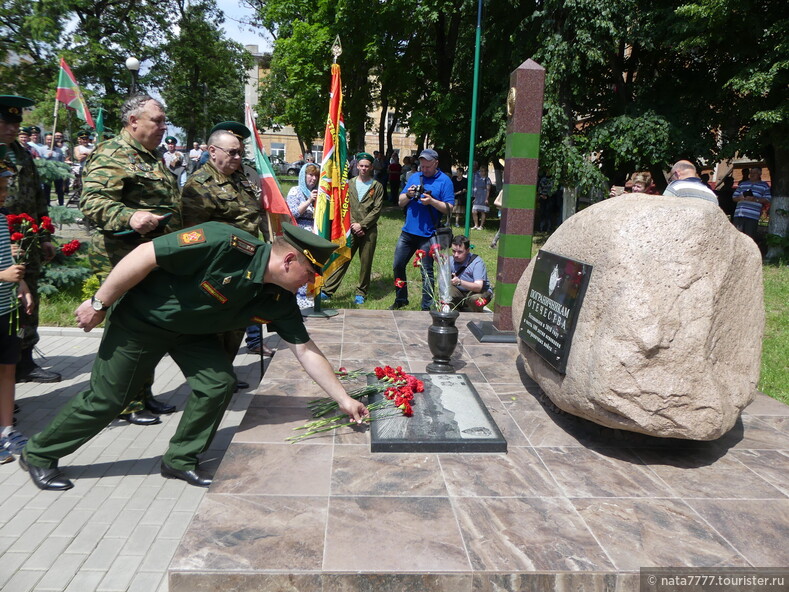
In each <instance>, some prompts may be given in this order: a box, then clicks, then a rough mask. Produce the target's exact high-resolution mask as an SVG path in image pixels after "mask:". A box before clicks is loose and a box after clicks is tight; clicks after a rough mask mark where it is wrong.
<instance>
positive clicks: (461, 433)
mask: <svg viewBox="0 0 789 592" xmlns="http://www.w3.org/2000/svg"><path fill="white" fill-rule="evenodd" d="M414 376H415V377H416V378H418V379H419V380H421V381H423V382H424V384H425V391H424V392H423V393H419V394H418V395H417V397H418V399H417V400H416V403H415V405H414V406H413V407H414V414H413V416H411V417H405V416H400V417H397V416H396V417H387V418H386V419H382V420H380V421H374V422H372V424H371V430H370V450H371V452H507V441H506V440H505V439H504V436H503V435H502V433H501V430H499V428H498V426H497V425H496V422H495V421H494V420H493V417H492V416H491V415H490V413H489V412H488V409H487V407H486V406H485V403H483V401H482V399H481V398H480V396H479V393H477V390H476V389H475V388H474V385H473V384H472V383H471V381H470V380H469V379H468V377H467V376H466V375H465V374H419V373H417V374H414ZM368 380H370V382H371V383H372V382H375V381H376V379H375V377H374V376H371V377H369V379H368ZM382 399H383V393H376V394H375V395H372V396H371V397H370V403H374V402H377V401H380V400H382Z"/></svg>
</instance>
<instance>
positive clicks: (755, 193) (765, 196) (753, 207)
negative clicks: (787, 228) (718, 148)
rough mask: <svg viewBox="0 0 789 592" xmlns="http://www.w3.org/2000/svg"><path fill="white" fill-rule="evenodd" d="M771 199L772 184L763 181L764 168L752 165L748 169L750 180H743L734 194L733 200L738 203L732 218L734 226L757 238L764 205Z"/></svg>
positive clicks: (754, 238)
mask: <svg viewBox="0 0 789 592" xmlns="http://www.w3.org/2000/svg"><path fill="white" fill-rule="evenodd" d="M771 199H772V194H771V193H770V186H769V185H768V184H767V183H765V182H764V181H762V169H760V168H759V167H752V168H751V170H750V171H748V180H747V181H742V182H741V183H740V184H739V185H738V186H737V190H736V191H735V192H734V195H733V196H732V201H734V202H735V203H736V204H737V207H736V209H735V210H734V217H733V218H732V222H733V223H734V227H735V228H736V229H737V230H739V231H740V232H743V233H745V234H747V235H748V236H750V237H751V238H752V239H753V240H756V231H757V229H758V228H759V218H760V217H761V215H762V207H763V206H764V205H766V204H769V203H770V200H771Z"/></svg>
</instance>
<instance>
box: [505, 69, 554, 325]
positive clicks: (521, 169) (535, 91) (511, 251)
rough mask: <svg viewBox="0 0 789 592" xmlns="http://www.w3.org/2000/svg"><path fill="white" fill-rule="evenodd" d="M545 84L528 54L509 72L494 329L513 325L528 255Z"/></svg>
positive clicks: (532, 225)
mask: <svg viewBox="0 0 789 592" xmlns="http://www.w3.org/2000/svg"><path fill="white" fill-rule="evenodd" d="M544 90H545V69H544V68H543V67H542V66H540V65H539V64H538V63H537V62H535V61H533V60H526V61H525V62H523V63H522V64H521V65H520V66H518V68H517V69H515V70H514V71H513V72H512V74H510V92H509V95H508V96H507V115H508V121H507V145H506V150H505V155H504V158H505V161H504V195H503V197H502V204H503V209H502V214H501V236H500V238H499V257H498V271H497V273H496V298H495V299H494V309H493V326H494V327H495V328H496V329H497V330H498V331H513V330H514V327H513V324H512V299H513V296H514V295H515V287H516V286H517V285H518V280H520V278H521V275H523V272H524V271H525V270H526V266H527V265H528V264H529V261H531V248H532V233H533V230H534V201H535V197H536V194H537V169H538V165H539V153H540V126H541V124H542V108H543V92H544Z"/></svg>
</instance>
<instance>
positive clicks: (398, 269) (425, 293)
mask: <svg viewBox="0 0 789 592" xmlns="http://www.w3.org/2000/svg"><path fill="white" fill-rule="evenodd" d="M419 165H420V170H419V171H417V172H415V173H413V174H411V175H410V176H409V177H408V180H407V181H406V182H405V186H404V187H403V192H402V193H401V194H400V198H399V200H398V205H399V206H400V207H401V208H403V209H404V210H405V224H404V225H403V228H402V231H401V232H400V239H399V240H398V241H397V246H396V247H395V253H394V263H393V264H392V268H393V270H394V276H395V280H402V285H401V286H400V287H398V288H397V290H396V292H395V301H394V304H392V306H390V307H389V310H397V309H398V308H403V307H404V306H407V305H408V285H407V284H406V283H405V279H406V273H405V270H406V266H407V265H408V262H409V260H410V259H411V257H413V256H414V253H416V252H417V250H419V249H421V250H423V251H425V252H428V251H429V250H430V243H431V237H432V235H433V231H435V229H436V227H438V226H439V223H440V222H441V219H442V218H443V217H444V216H447V219H449V214H450V212H452V206H454V205H455V190H454V188H453V186H452V180H451V179H450V178H449V177H448V176H447V175H446V174H444V173H443V172H441V170H440V169H439V168H438V153H437V152H436V151H435V150H431V149H426V150H422V153H421V154H420V155H419ZM420 187H421V188H422V189H421V190H420V189H419V188H420ZM399 283H401V282H398V284H399ZM432 283H433V259H432V258H431V257H428V256H426V257H424V258H423V259H422V310H430V306H431V305H432V303H433V298H432V295H431V290H430V286H431V285H432Z"/></svg>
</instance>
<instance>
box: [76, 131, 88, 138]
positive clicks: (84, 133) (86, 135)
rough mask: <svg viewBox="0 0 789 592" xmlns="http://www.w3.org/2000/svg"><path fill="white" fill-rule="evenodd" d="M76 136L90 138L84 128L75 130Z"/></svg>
mask: <svg viewBox="0 0 789 592" xmlns="http://www.w3.org/2000/svg"><path fill="white" fill-rule="evenodd" d="M77 137H78V138H88V139H90V134H89V133H88V132H86V131H85V130H82V131H79V132H77Z"/></svg>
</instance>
